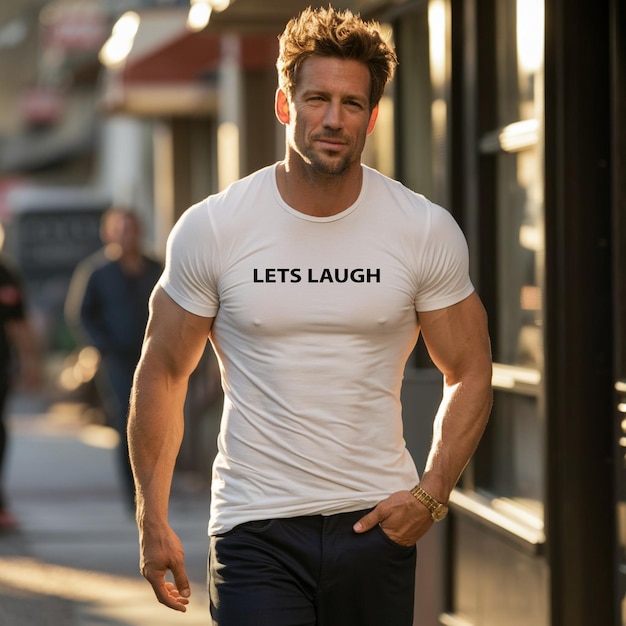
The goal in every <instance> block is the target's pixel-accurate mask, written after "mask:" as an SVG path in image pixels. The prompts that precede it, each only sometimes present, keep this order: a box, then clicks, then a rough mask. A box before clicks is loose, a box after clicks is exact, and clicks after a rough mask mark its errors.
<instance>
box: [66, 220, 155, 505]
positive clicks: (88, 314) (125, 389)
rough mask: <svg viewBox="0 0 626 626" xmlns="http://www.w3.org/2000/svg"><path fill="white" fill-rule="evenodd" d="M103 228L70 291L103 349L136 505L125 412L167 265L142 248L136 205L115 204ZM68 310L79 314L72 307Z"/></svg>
mask: <svg viewBox="0 0 626 626" xmlns="http://www.w3.org/2000/svg"><path fill="white" fill-rule="evenodd" d="M102 234H103V243H104V244H105V246H104V248H103V250H102V251H101V252H99V253H96V254H95V256H94V255H92V256H91V257H89V259H88V260H87V262H86V263H83V264H81V265H79V267H78V268H77V272H79V274H78V275H77V276H76V277H75V278H73V279H72V285H73V287H72V289H71V290H70V293H69V296H70V297H71V298H73V299H74V304H73V305H72V306H73V307H75V308H76V307H77V308H78V319H79V322H80V327H81V329H82V332H83V333H84V336H85V338H86V341H87V342H88V343H90V344H91V345H93V346H94V347H95V348H97V350H98V351H99V353H100V355H101V368H102V370H101V373H102V375H103V379H104V383H105V385H104V389H105V392H106V394H107V396H108V397H107V398H106V401H107V403H108V404H109V406H110V407H111V408H110V412H111V413H112V420H113V426H114V428H115V429H116V430H117V432H118V433H119V436H120V441H119V445H118V451H119V470H120V475H121V480H122V487H123V489H124V496H125V499H126V503H127V505H128V506H129V507H130V508H132V509H133V510H134V501H135V489H134V482H133V477H132V473H131V469H130V462H129V458H128V447H127V443H126V418H127V413H128V402H129V397H130V390H131V387H132V381H133V373H134V370H135V367H136V365H137V362H138V360H139V355H140V353H141V344H142V340H143V335H144V331H145V327H146V321H147V319H148V299H149V297H150V293H151V292H152V289H153V288H154V286H155V284H156V282H157V281H158V279H159V276H160V274H161V272H162V269H163V266H162V264H161V262H160V261H158V260H157V259H155V258H154V257H152V256H150V255H148V254H147V253H146V252H144V251H143V249H142V228H141V222H140V220H139V218H138V216H137V215H136V214H135V213H134V212H133V211H131V210H128V209H124V208H113V209H111V210H110V211H109V212H107V213H106V214H105V215H104V217H103V226H102ZM75 280H76V282H75ZM81 283H82V284H83V285H84V288H83V289H82V294H80V290H81ZM70 315H75V314H73V313H72V312H71V311H70Z"/></svg>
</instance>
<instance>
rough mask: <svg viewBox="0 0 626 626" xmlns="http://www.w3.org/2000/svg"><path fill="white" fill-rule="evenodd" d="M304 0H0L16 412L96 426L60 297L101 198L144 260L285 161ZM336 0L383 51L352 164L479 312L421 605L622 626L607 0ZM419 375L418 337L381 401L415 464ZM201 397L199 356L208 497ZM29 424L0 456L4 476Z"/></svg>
mask: <svg viewBox="0 0 626 626" xmlns="http://www.w3.org/2000/svg"><path fill="white" fill-rule="evenodd" d="M309 4H313V5H317V4H318V3H311V2H301V1H300V0H273V1H272V2H267V3H266V2H259V1H258V0H234V1H232V2H229V1H228V0H191V2H189V0H141V1H140V0H52V1H42V0H12V2H10V3H9V2H5V3H3V4H2V5H1V6H0V222H1V223H2V225H3V226H4V228H5V231H6V241H5V253H6V255H7V257H8V258H9V259H10V260H11V262H12V263H13V264H14V265H15V267H16V268H18V269H19V271H20V273H21V275H22V277H23V279H24V281H25V285H26V289H27V294H28V302H29V312H30V314H31V316H32V319H33V321H34V324H35V327H36V330H37V333H38V336H39V337H40V340H41V342H42V345H43V348H44V353H45V360H46V371H47V379H46V380H47V384H46V389H45V390H44V392H43V393H42V398H39V400H40V401H41V403H40V405H38V406H39V408H38V409H37V410H36V411H34V413H33V409H32V406H31V405H30V404H29V398H21V399H20V398H18V400H21V402H22V404H20V402H16V403H15V404H14V407H15V408H14V411H15V413H16V415H18V414H19V413H20V412H22V413H24V414H28V415H31V418H32V419H35V418H33V417H32V416H33V414H36V419H35V422H36V423H37V424H45V423H49V421H50V419H51V417H50V416H54V415H56V416H57V417H58V414H59V411H61V412H63V411H66V412H71V413H72V415H74V416H78V417H77V418H76V419H75V421H74V424H75V426H76V428H77V429H79V430H80V432H81V433H82V434H83V435H84V433H85V429H86V428H88V427H92V426H100V427H102V428H106V427H107V415H106V410H105V408H104V406H103V402H102V398H101V394H99V391H98V387H97V385H96V384H95V383H94V380H95V376H96V372H97V369H98V363H99V360H98V354H97V353H94V351H93V350H92V349H89V348H88V347H86V346H85V345H83V344H82V343H81V342H80V341H78V340H77V338H76V336H75V335H74V334H73V333H72V331H71V329H70V328H69V325H68V322H67V320H66V318H65V315H64V312H63V308H64V302H65V298H66V295H67V290H68V285H69V281H70V278H71V276H72V273H73V271H74V269H75V268H76V266H77V264H78V263H79V261H81V260H82V259H84V258H85V257H86V256H88V255H89V254H91V253H93V252H94V251H96V250H98V249H99V248H100V247H101V245H102V242H101V240H100V232H99V225H100V218H101V216H102V213H103V212H104V211H105V210H106V209H107V208H109V207H110V206H112V205H123V206H131V207H133V208H134V210H135V211H136V212H137V214H138V215H139V216H140V218H141V221H142V223H143V225H144V235H145V245H146V247H147V248H148V249H150V250H151V252H152V253H153V254H154V255H156V256H157V257H160V258H162V257H163V253H164V246H165V241H166V238H167V235H168V233H169V231H170V229H171V228H172V226H173V224H174V223H175V221H176V220H177V218H178V217H179V216H180V215H181V213H182V212H183V211H184V210H185V209H186V208H187V207H188V206H190V205H191V204H193V203H195V202H197V201H199V200H201V199H202V198H203V197H205V196H206V195H208V194H210V193H213V192H216V191H219V190H221V189H223V188H224V187H225V186H226V185H228V184H229V183H230V182H232V181H234V180H236V179H238V178H240V177H241V176H244V175H246V174H248V173H250V172H252V171H254V170H256V169H257V168H259V167H262V166H264V165H268V164H270V163H272V162H274V161H276V160H278V159H280V158H282V155H283V152H284V137H283V134H282V127H281V126H280V125H279V124H278V123H277V122H276V120H275V118H274V114H273V98H274V92H275V89H276V82H277V81H276V71H275V60H276V55H277V51H278V42H277V35H278V34H279V33H280V32H281V31H282V28H283V26H284V24H285V23H286V21H287V20H288V19H289V18H290V17H291V16H293V15H295V14H296V13H297V12H298V11H299V10H301V9H302V8H304V7H305V6H308V5H309ZM319 4H320V5H324V4H325V3H319ZM334 5H335V6H337V7H339V8H350V9H352V10H354V11H358V12H360V13H361V14H362V15H363V16H364V17H367V18H374V19H377V20H379V21H380V22H381V23H382V25H383V28H384V30H385V32H386V35H387V36H388V37H389V38H390V39H392V40H393V41H394V43H395V45H396V47H397V51H398V55H399V58H400V66H399V68H398V73H397V76H396V78H395V80H394V82H393V83H392V84H391V85H390V87H389V88H388V90H387V92H386V94H385V96H384V97H383V100H382V102H381V111H380V115H379V118H378V122H377V127H376V130H375V132H374V134H373V135H372V136H371V137H370V138H369V139H368V145H367V148H366V152H365V158H364V160H365V162H366V163H368V164H369V165H372V166H374V167H376V168H378V169H379V170H380V171H382V172H383V173H385V174H387V175H389V176H391V177H393V178H396V179H398V180H401V181H402V182H403V183H405V184H406V185H407V186H409V187H410V188H412V189H414V190H416V191H418V192H420V193H423V194H425V195H426V196H428V197H429V198H430V199H432V200H433V201H435V202H437V203H439V204H441V205H443V206H445V207H446V208H447V209H449V210H450V211H451V212H452V213H453V215H454V216H455V218H456V219H457V220H458V221H459V223H460V224H461V226H462V228H463V230H464V232H465V234H466V236H467V238H468V242H469V245H470V252H471V265H472V267H471V271H472V278H473V281H474V284H475V285H476V287H477V289H478V291H479V293H480V295H481V297H482V298H483V300H484V302H485V304H486V307H487V310H488V313H489V318H490V330H491V335H492V341H493V352H494V360H495V366H494V386H495V389H496V396H495V404H494V410H493V416H492V419H491V422H490V425H489V427H488V431H487V434H486V436H485V439H484V441H483V442H482V443H481V446H480V448H479V450H478V451H477V453H476V455H475V458H474V460H473V461H472V463H471V464H470V466H469V467H468V469H467V471H466V472H465V474H464V476H463V479H462V481H461V483H460V484H459V487H458V489H457V490H456V491H455V493H454V495H453V499H452V513H451V515H450V516H449V519H448V520H446V521H445V523H443V524H441V525H438V526H437V528H436V529H435V530H434V531H433V532H432V533H431V534H429V536H428V540H427V541H424V542H423V545H420V551H421V553H420V559H419V561H420V563H419V566H418V570H419V571H418V586H417V598H416V603H417V605H418V607H419V608H418V610H419V612H420V614H421V615H422V621H420V622H419V623H420V626H435V625H443V626H502V625H503V624H506V625H507V626H548V625H551V626H590V625H593V626H595V625H600V626H624V625H626V611H625V610H624V608H623V602H624V597H625V592H626V552H625V549H624V547H625V545H626V473H625V468H626V461H625V455H624V447H626V342H625V341H624V334H625V332H626V253H625V252H624V250H625V249H626V248H625V244H626V182H625V181H626V131H625V128H626V122H625V120H626V97H625V95H626V39H625V37H626V30H625V28H626V24H625V23H626V7H625V6H624V3H623V2H621V1H620V0H600V1H599V2H595V3H584V2H572V1H571V0H545V1H543V0H352V1H347V2H336V3H334ZM207 381H209V382H207ZM440 393H441V380H440V377H439V375H438V373H437V372H436V370H434V368H433V367H432V364H431V363H430V361H429V359H428V357H427V355H426V354H425V351H424V349H423V347H422V346H418V348H417V349H416V351H415V354H414V357H413V358H412V359H411V361H410V363H409V364H408V366H407V371H406V377H405V387H404V392H403V394H404V395H403V405H404V416H405V423H406V439H407V443H408V445H409V447H410V448H411V450H412V451H413V452H414V454H415V456H416V459H417V461H418V466H419V467H420V468H421V464H423V462H424V459H425V454H426V450H427V448H428V444H429V441H430V430H431V421H432V417H433V414H434V410H435V407H436V405H437V403H438V399H439V397H440ZM30 400H32V398H31V399H30ZM20 407H22V408H20ZM23 407H26V408H25V409H24V408H23ZM219 411H220V392H219V388H218V384H217V382H216V375H215V363H214V359H213V357H212V354H211V353H210V352H207V355H206V357H205V359H203V362H202V363H201V366H200V368H199V370H198V372H197V373H196V374H195V375H194V381H193V382H192V385H191V389H190V395H189V401H188V407H187V414H186V420H187V431H186V436H185V441H184V444H183V449H182V450H181V455H180V458H179V466H178V468H177V473H178V474H177V475H178V478H179V482H178V485H179V487H180V489H181V491H182V492H183V493H184V494H187V495H189V494H192V496H193V498H197V500H193V501H194V502H205V501H206V498H207V497H208V496H207V486H208V484H207V477H208V471H209V467H210V464H211V461H212V457H213V454H214V446H215V433H216V431H217V422H218V419H219ZM18 417H19V415H18ZM24 419H25V418H23V416H22V421H21V422H20V421H19V420H18V419H17V418H16V421H18V422H19V423H22V424H23V423H25V422H24ZM35 422H34V423H35ZM29 432H30V431H28V429H25V430H23V431H20V429H19V427H18V428H17V440H18V445H16V449H15V451H14V454H13V458H14V460H13V464H14V465H15V463H22V464H23V467H24V469H25V471H26V470H28V468H29V467H31V466H32V462H31V461H30V460H29V461H26V460H24V459H25V457H24V456H22V457H20V460H19V461H18V452H19V450H20V449H22V448H23V450H27V449H30V448H28V446H29V445H30V444H29V443H28V441H29V440H28V436H29ZM38 432H39V431H38ZM72 432H74V431H72ZM40 434H41V433H40ZM38 436H39V435H38ZM83 440H84V437H83V439H82V440H81V441H83ZM113 441H114V438H113ZM20 442H21V444H20ZM20 445H21V446H22V448H20ZM112 445H113V444H112ZM23 454H26V452H24V453H23ZM88 460H89V455H87V456H86V458H85V460H84V461H82V462H85V463H88ZM53 462H54V463H57V464H58V463H59V458H58V455H56V456H54V455H52V456H51V458H50V463H53ZM61 462H62V459H61ZM20 467H22V465H20ZM79 471H80V470H79ZM85 472H86V475H88V472H87V471H86V470H85ZM14 475H15V474H12V475H11V476H14ZM48 480H52V479H51V478H50V476H48ZM32 481H33V484H35V483H36V481H37V477H36V476H33V478H32ZM18 483H19V481H18ZM14 484H15V483H14ZM14 499H15V500H16V502H18V501H19V489H16V488H15V487H14ZM29 506H35V505H34V503H32V502H31V504H30V505H29ZM85 506H86V505H85ZM94 506H95V505H94ZM194 506H196V504H194ZM27 509H28V507H26V509H24V510H27ZM28 510H30V509H28ZM193 510H194V511H196V512H198V519H199V520H200V521H199V523H200V525H202V524H204V523H205V519H204V516H205V511H204V509H203V508H202V506H198V508H197V509H195V508H194V509H193ZM183 517H185V516H184V515H183ZM40 519H41V518H40ZM44 521H45V520H44ZM41 523H43V522H41ZM120 523H121V522H120ZM26 530H28V524H26ZM114 540H115V539H114ZM201 549H202V548H201ZM90 568H93V569H97V567H96V565H95V564H88V565H85V570H88V569H90ZM0 588H1V587H0ZM1 606H2V605H0V608H1ZM119 619H121V618H119ZM151 619H152V618H151ZM0 623H4V622H2V618H1V616H0ZM7 623H13V622H7ZM15 623H16V624H17V623H20V624H21V622H15ZM40 623H44V622H40ZM56 623H62V622H56ZM68 623H72V622H68ZM84 623H91V622H84ZM93 623H101V622H95V621H94V622H93ZM115 623H119V624H124V623H134V622H124V621H118V622H115ZM143 623H151V624H152V623H154V624H156V623H157V622H156V621H149V622H146V621H144V622H143Z"/></svg>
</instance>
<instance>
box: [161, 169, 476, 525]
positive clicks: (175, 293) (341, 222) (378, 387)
mask: <svg viewBox="0 0 626 626" xmlns="http://www.w3.org/2000/svg"><path fill="white" fill-rule="evenodd" d="M161 285H162V286H163V288H164V289H165V291H166V292H167V293H168V294H169V295H170V296H171V297H172V298H173V299H174V301H175V302H177V303H178V304H179V305H180V306H181V307H183V308H184V309H186V310H187V311H190V312H191V313H194V314H196V315H201V316H206V317H215V321H214V324H213V330H212V337H211V341H212V343H213V346H214V349H215V351H216V354H217V356H218V358H219V361H220V368H221V375H222V386H223V389H224V396H225V397H224V411H223V415H222V423H221V430H220V434H219V438H218V454H217V457H216V459H215V462H214V466H213V481H212V496H211V518H210V523H209V532H210V533H211V534H218V533H222V532H226V531H227V530H229V529H231V528H233V527H234V526H236V525H237V524H239V523H242V522H245V521H252V520H256V519H267V518H276V517H292V516H300V515H312V514H322V515H329V514H334V513H340V512H346V511H354V510H358V509H363V508H367V507H370V506H374V505H376V503H378V502H379V501H381V500H382V499H384V498H385V497H387V496H388V495H389V494H391V493H393V492H395V491H399V490H401V489H409V488H411V487H412V486H413V485H415V483H416V482H417V479H418V477H417V471H416V468H415V464H414V462H413V460H412V459H411V456H410V454H409V452H408V451H407V449H406V445H405V441H404V439H403V434H402V416H401V405H400V387H401V383H402V378H403V372H404V366H405V363H406V361H407V358H408V356H409V355H410V353H411V351H412V350H413V348H414V346H415V343H416V341H417V337H418V331H419V328H418V321H417V314H416V311H429V310H435V309H440V308H444V307H447V306H450V305H453V304H455V303H457V302H460V301H461V300H463V299H464V298H466V297H467V296H469V295H470V294H471V293H472V292H473V287H472V284H471V282H470V279H469V276H468V254H467V245H466V242H465V238H464V237H463V235H462V233H461V231H460V229H459V227H458V225H457V224H456V222H455V221H454V219H453V218H452V217H451V215H450V214H449V213H448V212H447V211H445V210H444V209H442V208H441V207H439V206H437V205H434V204H432V203H431V202H429V201H428V200H426V199H425V198H424V197H423V196H420V195H418V194H415V193H413V192H412V191H410V190H408V189H406V188H405V187H404V186H402V185H401V184H400V183H398V182H396V181H393V180H391V179H389V178H387V177H385V176H383V175H382V174H380V173H378V172H376V171H375V170H372V169H370V168H367V167H365V166H364V167H363V185H362V189H361V193H360V195H359V197H358V199H357V201H356V202H355V203H354V204H353V205H352V206H351V207H349V208H348V209H346V210H345V211H343V212H342V213H339V214H338V215H333V216H332V217H325V218H318V217H312V216H309V215H305V214H303V213H300V212H298V211H296V210H294V209H293V208H291V207H290V206H288V205H287V204H286V203H285V202H284V201H283V200H282V198H281V196H280V193H279V191H278V187H277V184H276V166H275V165H273V166H270V167H267V168H264V169H262V170H260V171H258V172H256V173H255V174H252V175H251V176H248V177H247V178H245V179H243V180H240V181H238V182H236V183H234V184H233V185H231V186H230V187H229V188H228V189H226V190H225V191H223V192H222V193H220V194H217V195H214V196H210V197H209V198H207V199H205V200H203V201H202V202H200V203H198V204H196V205H194V206H193V207H191V208H190V209H188V210H187V211H186V212H185V213H184V215H183V216H182V217H181V218H180V220H179V221H178V223H177V224H176V226H175V227H174V229H173V231H172V233H171V235H170V238H169V241H168V249H167V258H166V268H165V272H164V274H163V277H162V279H161Z"/></svg>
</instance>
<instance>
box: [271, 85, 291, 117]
mask: <svg viewBox="0 0 626 626" xmlns="http://www.w3.org/2000/svg"><path fill="white" fill-rule="evenodd" d="M274 112H275V113H276V117H277V118H278V121H279V122H280V123H281V124H289V100H287V95H286V94H285V92H284V91H283V90H282V89H280V88H279V89H277V90H276V98H275V99H274Z"/></svg>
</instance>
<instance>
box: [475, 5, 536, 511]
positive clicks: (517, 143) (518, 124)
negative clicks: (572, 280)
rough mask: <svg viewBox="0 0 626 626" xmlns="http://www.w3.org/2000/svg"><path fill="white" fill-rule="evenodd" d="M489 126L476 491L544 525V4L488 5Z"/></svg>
mask: <svg viewBox="0 0 626 626" xmlns="http://www.w3.org/2000/svg"><path fill="white" fill-rule="evenodd" d="M494 6H495V9H496V19H495V26H496V29H497V36H496V37H495V41H496V43H495V50H496V54H495V68H494V74H495V77H496V84H495V99H496V102H495V106H494V108H493V110H494V111H495V119H494V120H493V122H494V123H493V128H492V129H491V130H489V131H488V132H486V133H484V134H483V135H482V137H481V139H480V153H481V162H482V163H487V162H489V163H491V164H492V168H493V170H492V171H493V172H494V179H493V180H492V181H491V186H492V189H493V194H494V196H495V200H496V201H495V210H494V220H495V227H494V228H493V231H492V232H493V239H494V241H492V242H490V245H491V246H493V259H494V264H493V265H494V267H493V271H494V272H495V280H494V281H493V289H494V291H495V293H494V297H493V298H492V302H493V303H494V305H495V309H496V310H495V311H491V312H490V314H491V316H492V317H493V318H494V324H493V331H492V334H493V336H492V341H493V348H494V361H495V365H494V388H495V395H494V407H493V412H492V418H491V421H490V425H489V427H488V433H487V435H486V437H485V440H484V442H483V443H482V444H481V446H480V448H479V450H478V452H477V454H476V460H475V464H474V474H473V483H474V484H473V489H474V490H475V491H476V492H477V493H479V494H482V495H484V496H485V497H487V498H488V499H489V500H490V502H491V504H492V506H494V507H495V508H499V509H501V508H502V507H503V506H504V508H505V509H506V510H507V511H508V512H511V511H513V510H516V511H518V512H520V511H522V512H523V513H524V514H527V515H528V516H530V517H531V518H536V519H538V520H542V519H543V499H544V488H543V485H544V459H545V454H544V416H543V392H542V379H543V366H544V350H543V343H544V337H543V301H544V298H543V277H544V198H543V189H544V173H543V172H544V163H543V153H544V149H543V132H542V128H543V32H544V29H543V0H517V2H516V1H515V0H502V1H499V2H496V3H494Z"/></svg>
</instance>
